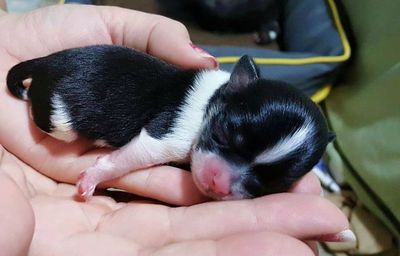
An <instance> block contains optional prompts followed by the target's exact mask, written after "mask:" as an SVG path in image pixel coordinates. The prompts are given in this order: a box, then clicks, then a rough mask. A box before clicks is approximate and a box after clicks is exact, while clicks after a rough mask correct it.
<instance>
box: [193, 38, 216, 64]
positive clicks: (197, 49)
mask: <svg viewBox="0 0 400 256" xmlns="http://www.w3.org/2000/svg"><path fill="white" fill-rule="evenodd" d="M190 47H192V48H193V50H195V52H197V53H198V54H199V55H200V56H201V57H203V58H205V59H207V61H209V62H210V64H211V67H212V68H214V69H217V68H218V66H219V64H218V61H217V60H216V59H215V57H214V56H212V55H211V54H210V53H208V52H207V51H206V50H204V49H202V48H200V47H199V46H197V45H195V44H193V43H190Z"/></svg>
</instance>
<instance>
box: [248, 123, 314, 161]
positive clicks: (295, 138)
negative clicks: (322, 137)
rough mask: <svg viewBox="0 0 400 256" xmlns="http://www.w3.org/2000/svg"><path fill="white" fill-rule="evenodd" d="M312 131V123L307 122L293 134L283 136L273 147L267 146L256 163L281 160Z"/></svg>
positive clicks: (295, 148) (296, 147)
mask: <svg viewBox="0 0 400 256" xmlns="http://www.w3.org/2000/svg"><path fill="white" fill-rule="evenodd" d="M312 132H313V127H312V125H311V123H310V122H306V123H305V124H304V125H303V126H302V127H300V128H299V129H298V130H296V131H295V132H294V133H293V134H292V135H290V136H287V137H284V138H282V139H281V140H279V141H278V142H277V143H276V144H275V145H274V146H273V147H272V148H267V149H266V150H264V151H263V152H261V153H260V154H259V155H258V156H257V157H256V159H255V160H254V164H267V163H273V162H276V161H279V160H281V159H282V158H284V157H286V156H288V155H289V154H291V153H293V152H294V151H295V150H297V149H298V148H299V147H301V146H302V145H303V143H304V141H305V139H306V138H307V137H308V136H310V135H311V134H312Z"/></svg>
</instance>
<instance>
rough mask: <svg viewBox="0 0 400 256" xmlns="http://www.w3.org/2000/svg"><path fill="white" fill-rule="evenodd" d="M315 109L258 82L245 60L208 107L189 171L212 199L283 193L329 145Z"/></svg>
mask: <svg viewBox="0 0 400 256" xmlns="http://www.w3.org/2000/svg"><path fill="white" fill-rule="evenodd" d="M329 137H330V133H329V132H328V128H327V126H326V123H325V120H324V117H323V115H322V113H321V112H320V111H319V109H318V107H317V106H316V105H315V104H314V103H313V102H312V101H311V100H310V99H309V98H308V97H307V96H305V95H304V94H302V93H301V92H300V91H298V90H297V89H295V88H293V87H291V86H290V85H288V84H286V83H284V82H280V81H272V80H265V79H261V78H259V71H258V68H257V66H256V65H255V63H254V62H253V61H252V59H251V58H249V57H248V56H244V57H242V58H241V59H240V60H239V62H238V64H236V66H235V68H234V70H233V72H232V74H231V77H230V80H229V81H228V82H227V83H226V84H225V85H223V86H222V87H221V88H220V89H218V91H216V93H215V94H214V95H213V97H212V98H211V99H210V102H209V104H208V105H207V110H206V114H205V118H204V122H203V125H202V128H201V133H200V137H199V140H198V141H197V142H196V143H195V145H194V149H193V150H194V152H193V154H192V172H193V177H194V180H195V183H196V185H197V186H198V187H199V189H200V190H201V191H202V192H203V193H205V194H207V195H208V196H210V197H213V198H215V199H240V198H252V197H257V196H262V195H266V194H270V193H277V192H283V191H287V190H288V189H289V188H290V186H291V185H292V184H293V182H295V181H296V180H298V179H299V178H300V177H301V176H303V175H304V174H306V173H307V172H308V171H310V170H311V168H312V167H313V166H314V165H315V164H316V163H317V162H318V160H319V159H320V158H321V156H322V154H323V153H324V151H325V148H326V145H327V144H328V142H329V140H330V138H329Z"/></svg>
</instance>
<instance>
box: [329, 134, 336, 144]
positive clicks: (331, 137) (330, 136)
mask: <svg viewBox="0 0 400 256" xmlns="http://www.w3.org/2000/svg"><path fill="white" fill-rule="evenodd" d="M335 139H336V134H335V133H334V132H332V131H329V132H328V142H332V141H334V140H335Z"/></svg>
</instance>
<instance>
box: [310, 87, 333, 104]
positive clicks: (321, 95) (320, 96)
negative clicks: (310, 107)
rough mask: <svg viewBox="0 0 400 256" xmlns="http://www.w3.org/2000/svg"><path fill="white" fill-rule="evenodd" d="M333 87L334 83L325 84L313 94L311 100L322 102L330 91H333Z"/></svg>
mask: <svg viewBox="0 0 400 256" xmlns="http://www.w3.org/2000/svg"><path fill="white" fill-rule="evenodd" d="M331 89H332V85H330V84H327V85H325V86H324V87H322V88H320V89H319V90H318V91H316V92H315V93H314V94H313V95H312V96H311V100H312V101H314V102H315V103H320V102H321V101H323V100H324V99H326V97H328V95H329V93H330V92H331Z"/></svg>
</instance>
